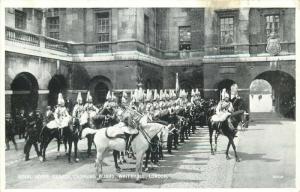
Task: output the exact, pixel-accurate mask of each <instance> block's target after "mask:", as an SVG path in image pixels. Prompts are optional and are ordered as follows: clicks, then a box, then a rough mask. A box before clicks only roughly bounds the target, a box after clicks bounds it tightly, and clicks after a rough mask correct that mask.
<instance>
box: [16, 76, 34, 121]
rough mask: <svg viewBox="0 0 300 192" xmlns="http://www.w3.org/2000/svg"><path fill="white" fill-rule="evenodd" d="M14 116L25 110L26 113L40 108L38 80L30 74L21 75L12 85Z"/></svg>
mask: <svg viewBox="0 0 300 192" xmlns="http://www.w3.org/2000/svg"><path fill="white" fill-rule="evenodd" d="M11 90H12V91H13V94H12V96H11V108H12V110H11V111H12V114H13V116H15V114H16V112H18V111H19V110H21V109H23V110H24V111H25V112H26V113H28V112H29V111H32V110H35V109H36V108H37V106H38V90H39V85H38V82H37V79H36V78H35V77H34V76H33V75H32V74H31V73H28V72H22V73H19V74H18V75H17V76H16V77H15V78H14V80H13V81H12V83H11Z"/></svg>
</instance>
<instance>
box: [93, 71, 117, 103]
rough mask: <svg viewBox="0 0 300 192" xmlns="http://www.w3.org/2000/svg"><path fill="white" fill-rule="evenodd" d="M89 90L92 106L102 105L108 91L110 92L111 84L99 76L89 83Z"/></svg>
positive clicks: (107, 79)
mask: <svg viewBox="0 0 300 192" xmlns="http://www.w3.org/2000/svg"><path fill="white" fill-rule="evenodd" d="M89 90H90V92H91V95H92V97H93V102H94V104H103V103H104V102H105V100H106V95H107V92H108V90H112V83H111V81H110V79H109V78H107V77H105V76H100V75H99V76H96V77H94V78H93V79H92V80H91V81H90V85H89Z"/></svg>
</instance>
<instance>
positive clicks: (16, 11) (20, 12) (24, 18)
mask: <svg viewBox="0 0 300 192" xmlns="http://www.w3.org/2000/svg"><path fill="white" fill-rule="evenodd" d="M14 13H15V28H16V29H21V30H26V27H27V14H26V13H25V12H24V11H20V10H17V9H15V12H14ZM18 14H22V15H18ZM18 17H20V18H18ZM17 20H18V21H21V20H22V22H21V23H22V26H21V27H20V26H19V25H18V24H19V22H17Z"/></svg>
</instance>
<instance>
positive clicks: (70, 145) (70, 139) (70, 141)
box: [68, 138, 73, 163]
mask: <svg viewBox="0 0 300 192" xmlns="http://www.w3.org/2000/svg"><path fill="white" fill-rule="evenodd" d="M72 143H73V141H72V138H68V144H69V153H68V161H69V163H71V154H72Z"/></svg>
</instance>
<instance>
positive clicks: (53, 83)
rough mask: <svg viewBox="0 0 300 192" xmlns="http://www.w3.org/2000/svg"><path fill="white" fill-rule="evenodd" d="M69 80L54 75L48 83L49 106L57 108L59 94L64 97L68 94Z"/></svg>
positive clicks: (59, 75)
mask: <svg viewBox="0 0 300 192" xmlns="http://www.w3.org/2000/svg"><path fill="white" fill-rule="evenodd" d="M67 88H68V84H67V80H66V78H65V77H64V76H63V75H61V74H56V75H54V76H53V77H52V78H51V80H50V81H49V83H48V90H49V94H48V105H50V106H55V105H56V104H57V98H58V93H62V94H63V95H64V96H65V95H66V94H67Z"/></svg>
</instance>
